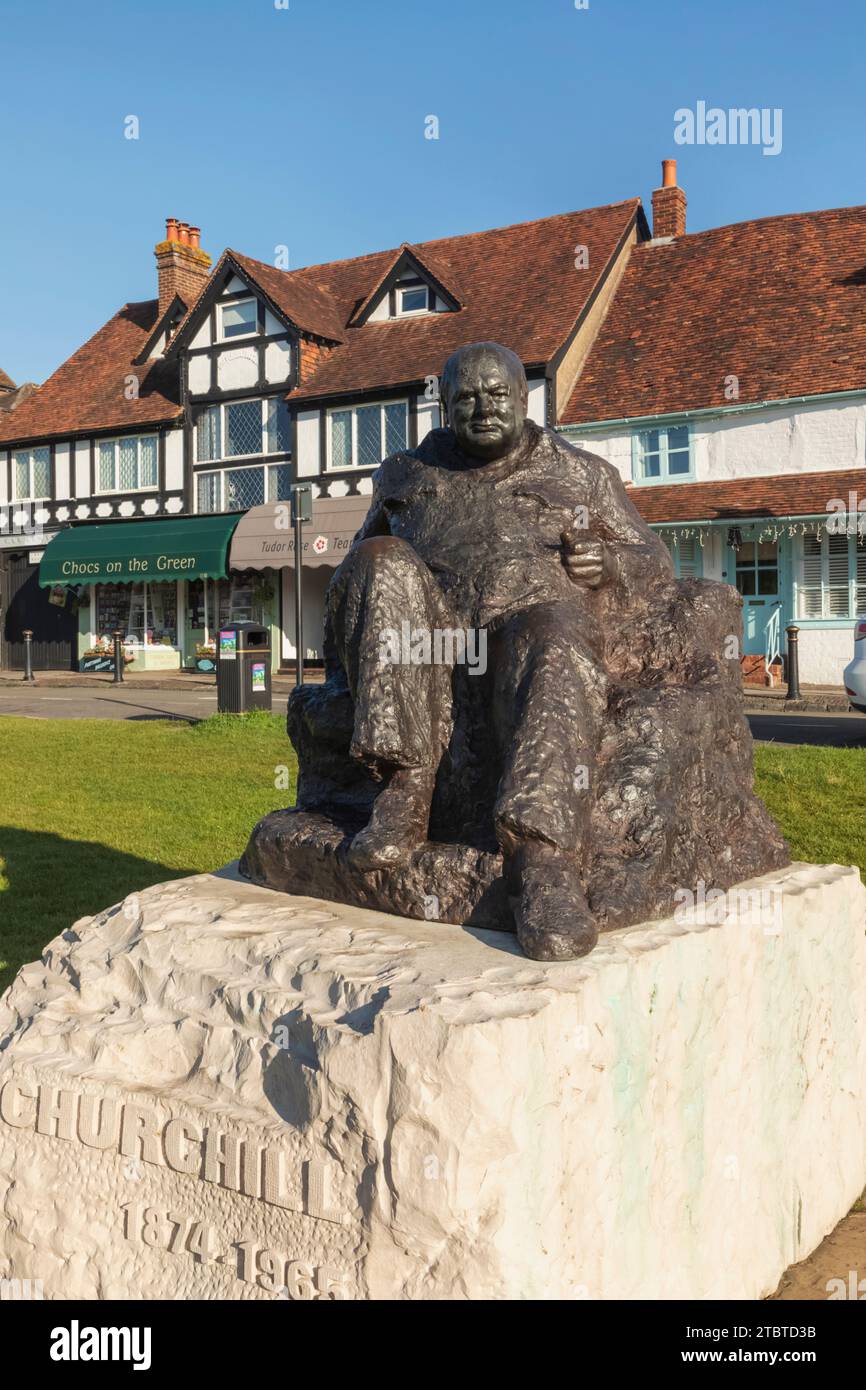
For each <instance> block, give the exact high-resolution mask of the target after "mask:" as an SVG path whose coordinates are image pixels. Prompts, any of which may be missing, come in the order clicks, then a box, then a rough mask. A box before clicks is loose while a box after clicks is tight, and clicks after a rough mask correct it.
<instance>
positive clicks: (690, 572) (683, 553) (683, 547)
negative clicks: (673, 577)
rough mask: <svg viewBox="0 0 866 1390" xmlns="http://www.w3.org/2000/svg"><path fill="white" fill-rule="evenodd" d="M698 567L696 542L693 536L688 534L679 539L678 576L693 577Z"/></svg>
mask: <svg viewBox="0 0 866 1390" xmlns="http://www.w3.org/2000/svg"><path fill="white" fill-rule="evenodd" d="M698 569H699V565H698V543H697V540H696V539H695V537H694V536H689V537H688V538H687V539H685V540H681V541H680V578H681V579H694V578H696V577H697V574H698Z"/></svg>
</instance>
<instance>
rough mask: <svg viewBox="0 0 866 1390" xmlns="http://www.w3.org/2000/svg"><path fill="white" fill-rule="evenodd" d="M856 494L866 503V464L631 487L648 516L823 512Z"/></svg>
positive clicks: (718, 517)
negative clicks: (850, 467) (714, 480)
mask: <svg viewBox="0 0 866 1390" xmlns="http://www.w3.org/2000/svg"><path fill="white" fill-rule="evenodd" d="M850 492H853V493H856V495H857V497H858V498H862V500H863V504H864V506H866V468H852V469H844V470H838V471H834V472H830V473H781V474H777V475H776V476H775V477H767V478H726V479H725V480H724V482H707V483H671V484H670V485H664V486H658V485H655V484H653V485H651V486H649V487H629V489H628V495H629V497H630V498H631V500H632V502H633V503H634V505H635V506H636V507H637V509H638V511H639V512H640V514H641V516H642V517H643V519H644V521H648V522H660V521H715V520H727V519H730V520H731V521H735V520H736V519H737V518H738V517H741V518H743V519H745V518H746V517H752V516H756V517H760V516H819V515H821V513H822V512H826V511H827V507H828V503H829V502H830V501H831V499H834V498H841V499H842V500H843V501H844V502H845V503H846V504H847V501H848V494H849V493H850Z"/></svg>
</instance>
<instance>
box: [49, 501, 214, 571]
mask: <svg viewBox="0 0 866 1390" xmlns="http://www.w3.org/2000/svg"><path fill="white" fill-rule="evenodd" d="M239 521H240V515H239V514H237V513H236V514H235V515H233V516H183V517H176V518H168V517H158V518H154V520H153V521H114V522H107V523H106V524H105V525H102V524H95V525H92V526H91V525H87V526H68V527H67V528H66V529H65V530H63V531H58V533H57V535H56V536H55V537H54V538H53V540H51V541H49V543H48V545H47V546H46V548H45V554H44V555H43V556H42V560H41V562H40V565H39V583H40V584H41V585H42V586H43V588H47V587H48V586H49V585H54V584H136V583H139V582H140V581H141V580H147V581H148V582H149V583H151V584H161V583H165V582H166V581H167V580H174V579H224V578H225V577H226V575H227V573H228V568H227V562H228V548H229V543H230V541H231V538H232V536H233V535H234V530H235V527H236V526H237V524H238V522H239Z"/></svg>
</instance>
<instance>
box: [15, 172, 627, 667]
mask: <svg viewBox="0 0 866 1390" xmlns="http://www.w3.org/2000/svg"><path fill="white" fill-rule="evenodd" d="M646 235H647V228H646V224H645V221H644V218H643V214H642V212H641V209H640V204H639V201H638V200H637V199H632V200H630V201H628V202H624V203H618V204H613V205H611V206H609V207H603V208H596V209H591V210H589V211H586V212H578V213H571V214H565V215H562V216H560V217H552V218H546V219H543V220H541V221H537V222H530V223H524V224H519V225H517V226H514V227H508V228H502V229H498V230H495V231H491V232H482V233H477V234H474V235H470V236H463V237H453V238H447V239H443V240H440V241H435V242H428V243H424V244H422V245H416V246H410V245H403V246H401V247H399V248H397V249H395V250H392V251H386V252H380V253H377V254H374V255H369V256H362V257H357V258H355V259H352V260H346V261H339V262H334V263H331V264H328V265H321V266H313V267H307V268H305V269H303V270H298V271H293V272H287V271H283V270H279V269H277V268H275V267H274V266H270V265H267V264H265V263H263V262H260V261H255V260H252V259H250V258H249V257H246V256H243V255H241V254H240V253H238V252H234V251H231V250H228V251H225V252H224V253H223V255H222V256H221V257H220V258H219V260H218V262H217V264H216V266H215V267H214V268H213V269H212V270H211V266H210V259H209V257H208V256H207V255H206V254H205V252H203V251H202V249H201V247H200V244H199V241H200V234H199V230H198V229H197V228H195V227H189V226H188V225H186V224H184V223H179V222H177V221H175V220H174V219H169V220H168V222H167V225H166V236H165V239H164V240H163V241H161V242H160V243H159V244H158V245H157V247H156V250H155V254H156V262H157V272H158V298H157V299H152V300H147V301H144V302H137V303H132V304H127V305H125V306H124V307H123V308H122V309H121V310H120V311H119V312H118V313H117V314H116V315H114V317H113V318H112V319H110V320H109V322H108V323H107V324H106V325H105V326H104V327H103V328H102V329H100V330H99V331H98V332H97V333H96V334H95V335H94V337H93V338H91V339H90V341H89V342H88V343H86V344H85V345H84V346H83V347H82V348H80V349H79V351H78V352H76V353H75V354H73V356H72V357H71V358H70V359H69V360H68V362H66V363H64V364H63V366H61V367H60V368H59V369H58V370H57V372H55V373H54V375H53V376H52V377H51V378H50V379H49V380H48V381H47V382H46V383H45V384H44V386H43V387H41V389H40V390H39V391H38V392H37V393H36V394H35V395H34V396H33V397H32V398H31V399H30V400H28V401H27V402H25V403H24V404H23V405H22V406H21V407H20V408H19V409H18V410H17V411H16V412H15V414H14V418H12V417H11V416H10V417H9V418H4V417H3V416H2V415H0V531H2V541H3V550H2V552H0V553H2V555H3V559H4V563H5V570H6V575H7V588H8V589H9V590H10V592H9V595H8V603H7V607H6V611H5V615H4V637H5V641H4V644H3V652H2V656H3V660H4V661H5V662H6V663H7V664H20V661H21V647H20V636H21V631H22V629H23V628H24V627H26V626H29V627H31V628H33V629H34V632H35V634H36V645H35V657H36V664H37V665H42V666H48V665H67V666H68V665H76V664H78V663H79V662H84V663H89V664H90V665H94V664H98V663H99V661H100V659H101V658H103V657H104V649H105V648H107V646H108V644H109V640H110V634H111V632H112V631H113V630H114V628H116V627H118V626H119V627H121V628H122V629H123V630H124V632H125V634H126V636H127V638H128V643H127V651H128V654H129V655H130V656H131V657H132V658H133V660H134V662H135V669H151V668H163V669H164V668H166V667H172V666H173V667H177V666H190V665H193V664H195V662H196V661H197V660H200V659H202V658H204V659H205V660H206V659H207V655H208V652H209V649H210V646H211V644H212V639H213V634H214V629H215V628H216V627H217V626H218V625H219V624H221V623H223V622H225V621H226V620H228V618H229V617H232V618H235V619H238V618H248V617H251V618H255V619H256V620H257V621H260V622H265V623H267V624H269V625H270V626H271V628H272V630H273V643H272V645H273V649H274V653H275V662H278V661H280V660H289V659H290V658H291V657H292V656H293V655H294V641H295V636H294V626H293V616H292V615H293V611H294V597H293V584H294V578H293V573H292V555H291V542H290V538H288V537H286V536H285V535H283V534H281V533H280V531H279V528H278V524H277V514H276V510H275V509H276V508H277V507H278V506H279V504H280V503H281V502H282V501H284V499H286V498H287V496H288V490H289V488H290V486H291V483H292V482H293V481H295V480H298V479H310V480H311V481H312V482H313V486H314V493H315V507H314V519H313V525H312V526H311V527H310V528H308V535H307V539H306V542H305V544H306V551H305V556H304V564H305V568H306V569H307V571H308V579H307V582H306V585H305V623H304V631H305V649H306V654H307V656H308V657H312V658H315V657H316V656H317V655H319V644H320V642H321V628H322V616H323V601H324V593H325V589H326V587H327V582H328V579H329V578H330V574H331V572H332V570H333V567H334V566H335V565H336V564H337V563H338V562H339V559H340V556H341V554H342V553H343V552H344V550H345V549H346V547H347V546H348V544H349V542H350V541H351V537H352V535H353V534H354V532H355V531H356V530H357V528H358V526H359V524H360V521H361V520H362V518H363V515H364V513H365V511H366V507H367V499H368V498H369V494H370V491H371V486H372V484H371V474H372V472H373V471H374V469H375V468H376V467H377V466H378V464H379V462H380V461H381V459H382V457H384V455H385V454H386V453H388V452H391V451H393V450H395V449H397V448H401V447H406V446H413V445H414V444H415V443H416V442H417V441H418V440H419V439H420V438H422V437H423V435H424V434H425V433H426V432H427V431H428V430H429V429H430V428H432V427H434V426H436V425H437V424H438V423H439V407H438V399H437V391H436V382H437V374H438V372H439V371H440V369H441V367H442V364H443V363H444V361H445V359H446V357H447V356H448V355H449V353H450V352H452V351H453V350H454V349H455V348H457V347H459V346H460V345H461V344H462V343H464V342H467V341H472V340H474V339H478V338H494V339H498V340H500V341H503V342H507V343H509V344H510V345H511V346H512V347H513V348H514V350H515V351H517V352H518V353H519V355H520V356H521V358H522V360H523V362H524V364H525V366H526V369H527V374H528V377H529V381H530V412H531V414H532V415H533V417H534V418H535V419H536V420H538V421H539V422H548V421H554V420H555V419H556V418H557V410H558V402H562V403H564V402H566V401H567V400H568V398H569V393H570V390H571V387H572V386H573V383H574V381H575V379H576V374H577V372H578V370H579V367H580V364H581V362H582V361H583V359H584V357H585V355H586V352H587V350H588V347H589V343H590V342H591V339H592V336H593V334H594V333H595V331H596V329H597V325H598V322H599V321H600V319H601V316H602V315H603V312H604V309H605V307H606V305H607V303H608V302H609V298H610V295H611V294H612V293H613V291H614V289H615V287H616V284H617V282H618V280H619V278H620V276H621V274H622V272H623V270H624V267H625V263H626V260H627V258H628V254H629V251H630V249H631V247H632V246H633V245H634V244H635V242H636V241H637V240H639V239H640V238H642V237H645V236H646ZM205 517H209V518H212V519H213V523H214V524H213V526H211V527H209V528H208V527H202V526H201V524H198V523H201V521H203V520H204V518H205ZM192 518H196V519H197V526H196V529H195V537H196V541H195V546H197V547H198V549H197V550H196V549H195V546H194V545H193V543H192V536H193V531H192V530H191V529H190V528H191V519H192ZM241 518H243V520H242V521H241ZM238 523H240V524H238ZM60 527H73V528H74V530H75V534H74V535H73V536H72V537H69V538H67V539H65V540H64V545H63V547H62V549H58V548H57V547H55V548H54V550H53V551H49V555H50V556H51V557H52V559H51V560H50V561H46V562H45V563H44V564H43V565H42V566H41V576H40V570H39V568H38V566H39V564H40V557H41V555H42V554H43V553H44V551H45V547H46V545H47V544H48V543H49V542H50V540H51V538H52V536H53V535H54V534H55V533H56V531H57V529H58V528H60ZM187 552H189V553H187ZM182 554H183V555H184V557H185V559H186V560H189V559H190V558H191V559H192V560H193V561H194V563H192V564H191V565H185V566H184V568H183V569H181V568H179V566H180V563H181V560H180V557H181V555H182ZM221 555H222V556H224V559H223V560H220V559H219V557H220V556H221ZM144 556H149V557H152V558H153V562H154V565H155V564H157V563H158V561H159V557H162V562H163V567H162V568H161V569H155V568H153V567H152V566H150V565H149V563H148V562H147V561H145V560H144V559H143V558H142V557H144ZM136 557H138V558H137V559H136ZM54 559H57V560H58V561H61V563H60V565H59V566H57V565H55V564H54ZM40 577H41V581H42V582H41V584H40ZM14 579H17V588H16V587H15V586H14V584H13V583H12V581H13V580H14ZM13 588H14V590H15V591H14V592H12V589H13Z"/></svg>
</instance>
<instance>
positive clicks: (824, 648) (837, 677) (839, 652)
mask: <svg viewBox="0 0 866 1390" xmlns="http://www.w3.org/2000/svg"><path fill="white" fill-rule="evenodd" d="M797 626H798V627H799V628H800V637H799V643H800V680H801V681H804V682H805V683H806V684H808V685H836V686H840V685H842V684H843V681H842V672H843V671H844V670H845V667H846V666H847V665H848V662H849V661H851V660H852V658H853V656H854V620H853V618H852V619H851V621H850V622H846V623H845V626H844V627H831V628H827V627H822V628H808V627H803V626H802V624H800V623H798V624H797ZM782 640H783V642H784V640H785V634H784V633H783V634H782Z"/></svg>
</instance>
